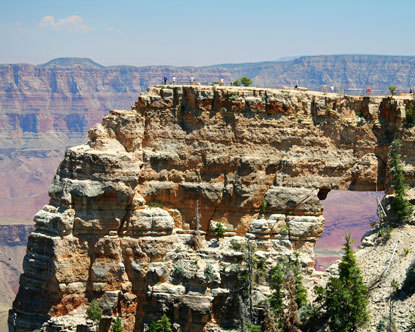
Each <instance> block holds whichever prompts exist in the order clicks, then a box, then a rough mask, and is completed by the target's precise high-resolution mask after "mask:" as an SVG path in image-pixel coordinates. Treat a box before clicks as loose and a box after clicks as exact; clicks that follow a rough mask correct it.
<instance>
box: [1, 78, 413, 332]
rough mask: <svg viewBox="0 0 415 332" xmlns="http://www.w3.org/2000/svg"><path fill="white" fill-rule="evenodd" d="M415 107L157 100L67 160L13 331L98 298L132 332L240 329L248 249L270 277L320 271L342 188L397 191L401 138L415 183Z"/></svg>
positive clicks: (305, 99)
mask: <svg viewBox="0 0 415 332" xmlns="http://www.w3.org/2000/svg"><path fill="white" fill-rule="evenodd" d="M410 102H412V101H410V100H406V99H404V98H382V97H339V96H337V95H335V94H328V95H325V94H320V93H313V92H300V91H284V90H270V89H255V88H216V87H214V88H212V87H202V86H175V87H167V88H162V87H154V88H150V89H148V90H147V92H146V93H144V94H142V95H141V96H140V97H139V99H138V102H137V103H136V104H135V106H134V107H133V108H132V109H131V110H128V111H121V110H114V111H111V112H110V114H109V115H108V116H106V117H105V118H104V119H103V121H102V124H100V125H97V126H95V127H94V128H92V129H91V130H90V131H89V142H88V143H87V144H84V145H81V146H76V147H73V148H70V149H68V151H67V152H66V154H65V157H64V159H63V161H62V162H61V164H60V166H59V168H58V171H57V173H56V175H55V177H54V179H53V181H52V185H51V187H50V190H49V195H50V202H49V204H48V205H46V206H45V207H44V208H43V209H42V210H41V211H40V212H39V213H38V214H37V215H36V216H35V222H36V226H35V227H36V230H35V232H33V233H32V234H31V236H30V237H29V242H28V251H27V255H26V257H25V260H24V274H23V275H22V277H21V281H20V289H19V293H18V295H17V297H16V300H15V302H14V305H13V310H12V311H11V312H10V315H9V328H10V330H11V331H16V332H18V331H30V330H33V329H35V328H39V327H40V326H41V325H42V324H43V323H44V322H45V321H47V320H49V319H50V318H51V317H52V318H53V317H58V316H64V315H67V314H69V313H71V312H73V311H74V310H75V309H79V308H82V307H83V306H85V305H87V303H89V302H90V301H91V300H92V299H93V298H98V300H99V301H100V302H101V303H102V306H103V307H104V309H105V315H106V317H111V316H114V315H115V316H122V318H123V322H124V326H125V330H126V331H142V330H143V329H144V328H145V326H147V325H148V324H149V323H150V322H151V321H153V320H156V319H159V318H160V317H161V315H162V314H163V313H166V314H168V315H169V317H170V318H171V319H172V320H174V322H175V323H176V324H179V325H180V327H181V328H182V330H184V331H202V330H203V329H209V328H214V327H215V326H216V327H217V326H221V327H223V328H225V327H236V326H237V325H238V321H239V318H238V316H239V311H238V310H239V309H238V303H239V302H238V294H239V292H240V291H241V288H240V287H241V286H240V285H239V284H238V280H239V279H238V274H240V273H241V271H243V269H244V266H245V264H246V262H245V261H244V255H245V253H244V252H243V250H244V249H243V248H244V247H246V244H247V242H249V243H250V245H254V246H255V247H256V249H257V251H256V252H255V255H256V256H257V258H258V259H259V260H262V262H263V263H264V266H266V267H265V268H264V269H265V270H267V269H269V268H270V267H271V266H273V265H274V264H275V262H277V261H279V260H281V259H284V258H286V257H291V259H295V256H296V253H297V254H298V257H299V260H300V262H301V264H302V266H303V268H304V270H305V271H308V272H309V273H312V272H313V266H314V259H313V247H314V244H315V241H316V240H317V239H318V238H319V237H320V236H321V234H322V232H323V228H324V218H323V217H322V207H321V205H320V201H319V199H324V198H325V196H326V195H327V192H328V191H330V190H331V189H343V190H375V189H378V190H383V189H384V188H385V186H387V185H388V169H387V166H386V165H387V152H388V146H389V144H390V143H391V141H392V140H393V139H394V138H400V139H401V140H402V142H403V143H404V145H403V146H404V147H403V149H402V151H403V152H404V153H405V154H406V156H405V158H404V159H405V160H404V161H405V162H406V171H407V174H408V179H409V180H410V181H412V182H414V180H415V172H414V170H413V168H412V166H411V165H410V162H408V161H410V160H412V159H411V158H413V157H414V155H413V154H414V152H413V151H414V150H413V148H412V147H413V141H414V129H408V128H404V127H403V125H402V124H403V120H404V114H405V108H406V107H408V105H409V103H410ZM197 211H198V214H197ZM218 223H222V224H223V225H224V228H225V234H224V235H225V238H224V239H222V240H217V239H216V234H215V229H216V227H217V225H218ZM265 272H266V271H265ZM265 275H266V273H265ZM267 281H268V279H267V277H265V278H262V279H258V281H257V283H256V286H255V288H254V291H253V299H254V303H256V304H258V303H260V302H261V301H262V300H263V299H264V298H265V296H266V295H267V294H268V293H269V288H268V282H267Z"/></svg>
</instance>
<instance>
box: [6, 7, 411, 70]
mask: <svg viewBox="0 0 415 332" xmlns="http://www.w3.org/2000/svg"><path fill="white" fill-rule="evenodd" d="M414 13H415V1H413V0H395V1H390V0H388V1H384V0H358V1H356V0H348V1H335V0H331V1H325V0H322V1H320V0H297V1H292V0H291V1H279V0H250V1H245V0H239V1H234V0H181V1H180V0H147V1H141V0H125V1H124V0H118V1H114V0H111V1H107V0H0V45H1V46H0V63H21V62H26V63H32V64H40V63H45V62H47V61H49V60H51V59H53V58H57V57H86V58H91V59H93V60H94V61H96V62H98V63H101V64H103V65H118V64H126V65H135V66H148V65H176V66H184V65H189V66H201V65H211V64H219V63H241V62H257V61H272V60H277V59H280V58H283V57H292V56H302V55H321V54H385V55H415V43H414V42H413V41H414V36H415V24H414V23H413V15H414Z"/></svg>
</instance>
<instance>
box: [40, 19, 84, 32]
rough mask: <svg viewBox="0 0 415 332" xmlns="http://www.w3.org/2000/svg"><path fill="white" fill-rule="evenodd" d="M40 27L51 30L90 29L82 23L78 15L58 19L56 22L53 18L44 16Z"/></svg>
mask: <svg viewBox="0 0 415 332" xmlns="http://www.w3.org/2000/svg"><path fill="white" fill-rule="evenodd" d="M40 25H41V26H44V27H52V28H64V27H70V28H78V29H81V30H90V28H89V27H88V26H86V25H85V24H84V23H83V20H82V17H81V16H78V15H73V16H68V17H65V18H60V19H59V20H56V19H55V18H54V17H53V16H45V17H44V18H42V20H41V21H40Z"/></svg>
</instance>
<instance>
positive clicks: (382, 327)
mask: <svg viewBox="0 0 415 332" xmlns="http://www.w3.org/2000/svg"><path fill="white" fill-rule="evenodd" d="M383 331H386V322H385V320H384V319H381V320H380V321H379V323H378V325H377V326H376V332H383Z"/></svg>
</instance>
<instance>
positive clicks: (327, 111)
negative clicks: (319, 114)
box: [326, 105, 331, 115]
mask: <svg viewBox="0 0 415 332" xmlns="http://www.w3.org/2000/svg"><path fill="white" fill-rule="evenodd" d="M330 111H331V108H330V106H329V105H327V106H326V115H329V114H330Z"/></svg>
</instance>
